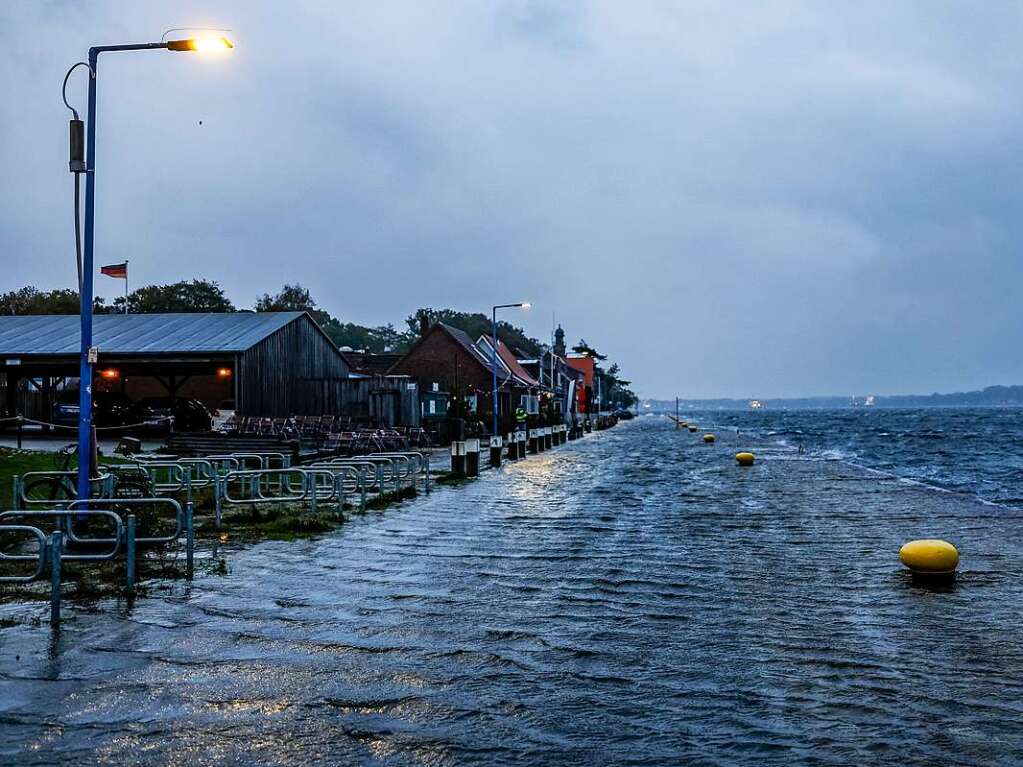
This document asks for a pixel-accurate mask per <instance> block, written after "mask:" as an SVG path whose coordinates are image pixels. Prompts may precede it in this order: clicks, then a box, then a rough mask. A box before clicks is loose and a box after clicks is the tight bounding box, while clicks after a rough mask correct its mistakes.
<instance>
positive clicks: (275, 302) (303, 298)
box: [254, 283, 337, 330]
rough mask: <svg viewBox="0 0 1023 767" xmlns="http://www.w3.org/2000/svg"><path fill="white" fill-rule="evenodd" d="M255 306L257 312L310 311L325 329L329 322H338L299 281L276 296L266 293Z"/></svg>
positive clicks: (257, 300) (284, 288)
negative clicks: (320, 306) (317, 303)
mask: <svg viewBox="0 0 1023 767" xmlns="http://www.w3.org/2000/svg"><path fill="white" fill-rule="evenodd" d="M254 308H255V310H256V311H257V312H309V314H311V315H312V318H313V319H314V320H316V322H317V324H319V326H320V327H322V328H324V330H326V326H327V324H328V323H331V322H334V323H336V322H337V320H335V319H334V318H333V317H331V316H330V314H328V313H327V312H325V311H324V310H323V309H320V308H319V307H317V306H316V302H315V301H314V300H313V297H312V295H311V294H310V293H309V289H308V288H303V287H302V286H301V285H299V284H298V283H295V284H294V285H285V286H284V287H283V288H281V290H280V292H279V293H278V294H277V295H275V296H271V295H270V294H269V293H264V294H263V295H262V296H260V297H259V298H258V299H256V306H255V307H254Z"/></svg>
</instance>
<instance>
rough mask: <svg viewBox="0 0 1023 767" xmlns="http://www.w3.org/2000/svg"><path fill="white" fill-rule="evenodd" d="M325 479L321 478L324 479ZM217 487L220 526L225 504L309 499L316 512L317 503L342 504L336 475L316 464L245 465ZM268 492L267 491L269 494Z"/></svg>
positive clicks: (218, 482)
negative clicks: (243, 468)
mask: <svg viewBox="0 0 1023 767" xmlns="http://www.w3.org/2000/svg"><path fill="white" fill-rule="evenodd" d="M325 479H326V480H327V481H326V482H324V480H325ZM216 487H217V491H216V524H217V528H218V529H219V528H220V525H221V521H222V518H223V507H224V505H225V504H226V505H249V504H271V503H297V504H301V503H305V502H308V503H309V504H310V506H311V507H312V510H313V511H314V512H315V511H316V507H317V503H321V502H328V503H329V502H337V505H338V514H339V515H340V514H341V511H342V508H343V505H344V490H343V489H342V488H339V487H338V482H337V478H336V476H335V475H334V474H333V473H332V472H330V471H326V470H322V469H316V468H304V467H303V468H295V467H290V468H280V469H247V470H239V471H232V472H229V473H228V474H226V475H224V476H223V477H220V478H219V479H218V481H217V485H216ZM268 493H269V494H268Z"/></svg>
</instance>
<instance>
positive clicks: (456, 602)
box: [0, 418, 1023, 765]
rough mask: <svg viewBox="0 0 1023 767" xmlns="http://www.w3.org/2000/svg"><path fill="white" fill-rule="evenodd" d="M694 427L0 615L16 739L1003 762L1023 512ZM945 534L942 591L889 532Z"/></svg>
mask: <svg viewBox="0 0 1023 767" xmlns="http://www.w3.org/2000/svg"><path fill="white" fill-rule="evenodd" d="M702 420H704V421H707V422H708V423H710V421H709V419H707V418H704V419H702ZM701 436H702V432H700V433H698V434H695V435H690V434H688V433H682V434H680V433H677V432H674V431H673V430H672V429H670V428H669V425H668V424H667V423H665V422H664V421H652V420H644V421H642V422H633V423H630V424H623V425H621V426H619V427H617V428H616V429H614V430H612V431H610V432H606V433H603V434H599V435H594V436H592V437H590V438H587V439H586V440H583V441H582V442H580V443H576V444H572V445H570V446H568V447H565V448H561V449H559V450H555V451H553V452H551V453H545V454H542V455H540V456H534V457H531V458H530V459H529V460H528V461H526V462H525V463H520V464H517V465H507V466H506V467H505V468H504V469H502V471H501V472H500V475H497V476H495V475H494V474H487V475H485V476H484V477H483V478H482V479H480V480H479V481H477V482H475V483H472V484H471V485H468V486H464V487H460V488H452V489H442V490H438V491H437V492H435V493H434V494H433V495H432V496H431V497H430V498H428V499H424V498H421V499H418V500H417V501H415V502H412V503H407V504H405V505H403V506H402V507H400V508H397V509H391V510H388V511H386V512H383V513H371V514H367V515H366V516H365V517H356V518H355V519H353V520H352V522H351V523H350V524H348V525H346V526H345V528H344V529H343V530H341V531H339V532H338V533H336V534H332V535H329V536H325V537H323V538H320V539H317V540H312V541H297V542H291V543H284V542H268V543H264V544H261V545H259V546H254V547H252V548H250V549H247V550H242V551H232V552H231V553H229V555H228V561H229V567H230V574H229V575H227V576H226V577H218V576H203V577H201V578H199V579H197V581H196V582H195V583H194V584H192V585H188V584H183V583H175V584H173V585H172V586H171V588H170V590H169V591H167V592H165V593H163V594H162V595H158V596H156V597H153V598H149V599H146V600H140V601H139V602H138V603H137V604H135V606H134V607H133V608H131V609H124V608H121V609H119V608H118V606H116V605H114V604H109V603H106V604H100V605H98V606H97V607H96V608H95V609H91V608H85V607H82V606H78V607H77V608H75V609H73V610H72V611H71V619H70V620H69V621H68V622H67V624H66V626H65V629H64V631H63V633H62V635H61V637H60V639H59V640H58V641H57V643H56V644H55V646H54V647H53V649H52V652H50V653H49V654H48V653H47V649H46V647H47V636H48V632H47V631H46V630H45V629H43V628H41V627H37V626H32V625H29V624H27V623H23V624H20V625H17V626H13V627H10V628H4V629H3V630H2V634H0V662H2V665H0V671H2V674H3V676H2V677H0V735H2V736H3V737H2V738H0V762H2V763H17V764H26V763H33V760H35V761H36V762H37V763H53V762H59V761H66V762H72V761H82V762H85V763H92V762H96V761H100V762H104V763H111V764H135V763H138V762H139V761H144V762H145V763H146V764H253V763H255V764H295V765H309V764H338V763H342V764H343V763H369V764H429V765H447V764H467V763H468V764H494V763H527V764H595V763H596V764H602V763H609V764H610V763H614V764H677V763H680V762H689V763H716V764H750V765H754V764H756V765H760V764H793V763H798V762H802V761H811V757H812V761H813V762H814V763H818V764H848V763H852V762H865V763H874V762H877V761H879V760H880V761H882V762H883V761H887V760H891V759H894V758H898V759H899V760H900V761H901V762H909V763H913V762H917V763H934V762H948V761H957V762H967V763H973V764H984V763H990V764H996V763H1011V762H1013V761H1014V760H1015V759H1016V755H1017V754H1018V753H1019V750H1018V747H1019V746H1020V745H1023V724H1021V722H1023V705H1021V704H1020V700H1021V699H1023V696H1021V693H1023V648H1021V645H1020V642H1019V629H1020V628H1021V626H1020V623H1019V618H1018V616H1019V614H1020V612H1019V607H1020V604H1021V596H1023V594H1021V590H1023V587H1021V585H1020V583H1019V581H1018V580H1017V579H1015V578H1014V577H1012V573H1013V572H1014V571H1015V570H1016V569H1018V568H1016V564H1018V561H1019V554H1020V544H1019V536H1018V527H1019V524H1020V521H1021V520H1020V514H1019V513H1017V512H1013V511H1010V510H1005V509H992V507H989V506H984V505H981V504H979V503H977V502H975V501H973V500H971V499H970V498H968V497H963V496H958V495H954V494H948V493H935V492H933V491H929V490H926V489H924V488H920V487H914V486H907V485H904V484H900V483H898V482H893V481H891V480H889V479H886V478H884V477H879V476H876V475H871V474H868V473H866V472H864V471H863V470H860V469H857V468H854V467H850V466H848V465H846V464H842V463H839V462H835V461H823V460H816V459H813V458H808V459H802V460H782V459H783V458H785V459H788V458H791V457H792V451H791V450H788V449H781V448H779V447H778V446H777V445H775V444H774V441H773V440H769V439H768V438H766V437H764V438H760V437H758V436H756V435H749V434H744V435H743V436H742V437H740V438H736V437H735V435H734V434H732V433H727V432H725V431H724V430H722V431H721V433H720V435H719V436H720V439H719V442H718V443H717V444H715V445H711V446H708V445H704V444H703V443H702V440H701V439H700V437H701ZM761 439H762V441H758V440H761ZM737 440H741V444H740V441H737ZM739 446H741V447H753V448H754V450H755V451H756V452H758V453H759V454H760V455H761V456H762V460H761V461H759V462H758V464H757V465H756V466H755V467H752V468H750V469H742V468H740V467H738V466H736V465H735V463H734V461H733V460H732V455H733V453H734V452H735V450H736V448H737V447H739ZM931 534H940V535H941V536H942V537H948V538H950V539H951V540H954V541H955V542H956V543H958V544H959V546H960V549H961V550H962V551H963V573H962V575H961V576H960V578H959V581H958V582H957V584H956V585H955V586H953V587H951V588H948V589H945V590H944V591H940V590H927V589H924V588H921V587H919V586H915V585H914V584H913V583H912V581H911V579H909V578H908V577H907V576H906V574H904V573H903V572H902V571H901V570H900V567H899V564H898V560H897V551H898V547H899V545H900V544H901V543H902V542H903V541H904V540H906V539H908V538H910V537H922V536H923V535H931ZM15 655H20V656H21V660H20V661H15V660H14V656H15Z"/></svg>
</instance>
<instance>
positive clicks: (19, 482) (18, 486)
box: [11, 467, 115, 509]
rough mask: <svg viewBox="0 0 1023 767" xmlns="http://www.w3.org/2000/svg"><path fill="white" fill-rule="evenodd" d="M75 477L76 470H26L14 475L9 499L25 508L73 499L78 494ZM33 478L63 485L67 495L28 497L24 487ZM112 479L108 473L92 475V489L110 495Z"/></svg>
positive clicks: (33, 480)
mask: <svg viewBox="0 0 1023 767" xmlns="http://www.w3.org/2000/svg"><path fill="white" fill-rule="evenodd" d="M104 468H105V467H104ZM77 479H78V472H77V471H27V472H25V473H24V474H21V475H15V476H14V479H13V493H12V494H11V499H12V502H13V503H14V506H15V508H17V509H27V508H29V507H31V506H42V505H52V504H54V503H63V502H65V501H69V500H75V498H76V497H77V495H78V493H77V491H76V484H75V483H76V481H77ZM35 480H41V481H49V482H50V483H52V485H53V486H54V487H55V488H56V487H63V489H64V490H65V492H67V493H68V497H67V498H53V499H50V498H29V497H28V496H27V495H25V488H26V487H32V486H33V485H34V484H35ZM114 481H115V479H114V475H112V474H109V473H108V474H101V475H100V476H99V477H93V478H92V480H91V482H92V487H93V491H95V490H96V489H98V490H100V491H101V493H102V494H104V495H112V494H113V483H114Z"/></svg>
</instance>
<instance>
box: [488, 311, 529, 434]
mask: <svg viewBox="0 0 1023 767" xmlns="http://www.w3.org/2000/svg"><path fill="white" fill-rule="evenodd" d="M529 307H530V304H529V302H525V301H524V302H522V303H518V304H497V305H496V306H494V307H493V309H491V312H490V326H491V330H492V331H493V335H491V337H490V367H491V368H492V372H493V376H494V379H493V384H494V391H493V400H492V401H491V407H492V408H493V410H494V412H493V416H494V418H493V423H494V430H493V431H492V432H491V433H490V436H492V437H496V436H497V434H498V432H497V310H498V309H511V308H517V309H528V308H529Z"/></svg>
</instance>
